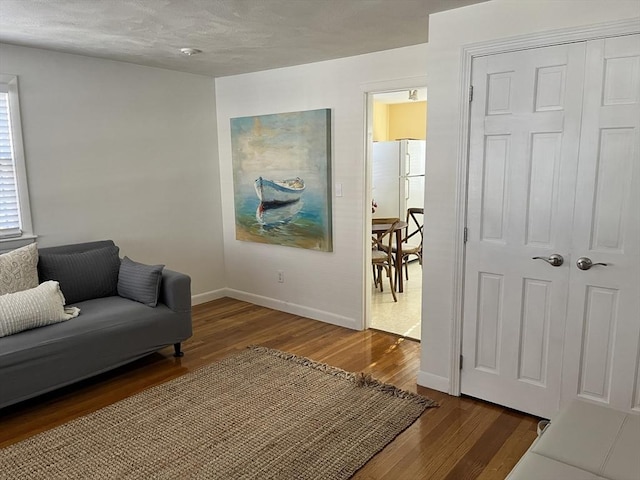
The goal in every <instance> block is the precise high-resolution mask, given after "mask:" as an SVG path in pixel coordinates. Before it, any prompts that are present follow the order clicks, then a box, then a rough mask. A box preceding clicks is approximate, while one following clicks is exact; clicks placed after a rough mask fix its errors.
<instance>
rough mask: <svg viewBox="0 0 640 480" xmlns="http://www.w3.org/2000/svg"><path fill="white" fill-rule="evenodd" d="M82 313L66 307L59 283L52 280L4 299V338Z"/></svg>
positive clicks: (0, 321) (0, 332)
mask: <svg viewBox="0 0 640 480" xmlns="http://www.w3.org/2000/svg"><path fill="white" fill-rule="evenodd" d="M79 313H80V309H79V308H76V307H68V308H65V307H64V295H62V292H61V291H60V285H59V284H58V282H55V281H53V280H50V281H48V282H44V283H42V284H40V285H38V286H37V287H36V288H31V289H29V290H24V291H22V292H16V293H8V294H6V295H0V337H6V336H7V335H12V334H14V333H18V332H21V331H23V330H28V329H30V328H36V327H43V326H45V325H50V324H52V323H58V322H63V321H65V320H69V319H71V318H74V317H77V316H78V314H79Z"/></svg>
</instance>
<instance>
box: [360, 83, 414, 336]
mask: <svg viewBox="0 0 640 480" xmlns="http://www.w3.org/2000/svg"><path fill="white" fill-rule="evenodd" d="M426 86H427V77H426V75H420V76H416V77H405V78H395V79H392V80H385V81H380V82H371V83H364V84H362V85H360V90H361V92H362V94H363V97H364V118H365V131H364V158H365V162H364V164H365V175H364V200H363V205H364V206H365V217H364V223H363V231H362V243H363V245H364V262H363V266H366V265H369V264H370V263H371V218H372V214H371V209H370V208H369V202H370V200H371V188H372V185H371V175H372V167H371V159H372V155H373V152H372V145H373V96H374V95H375V94H376V93H388V92H396V91H398V90H409V89H413V88H422V87H426ZM362 274H363V279H362V286H363V288H364V296H363V301H364V305H363V306H362V311H363V312H364V315H363V317H362V324H361V328H362V330H366V329H367V328H369V326H370V325H371V288H370V285H371V282H372V281H373V276H372V273H371V269H370V268H366V267H365V268H363V269H362Z"/></svg>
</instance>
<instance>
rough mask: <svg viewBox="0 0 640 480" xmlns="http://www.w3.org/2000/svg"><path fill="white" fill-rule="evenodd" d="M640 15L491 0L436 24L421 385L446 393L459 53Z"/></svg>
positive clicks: (568, 2)
mask: <svg viewBox="0 0 640 480" xmlns="http://www.w3.org/2000/svg"><path fill="white" fill-rule="evenodd" d="M638 15H640V6H639V4H638V2H637V0H609V1H599V0H592V1H589V0H535V1H534V0H525V1H523V0H492V1H490V2H487V3H481V4H477V5H473V6H469V7H465V8H460V9H457V10H449V11H446V12H442V13H438V14H435V15H431V16H430V23H429V44H428V45H429V48H428V50H427V65H428V67H429V68H428V71H429V75H428V89H429V105H428V116H429V123H428V127H427V128H428V131H427V138H428V139H429V141H428V144H427V170H426V204H425V218H426V219H427V221H426V222H425V239H424V242H425V244H424V282H423V285H424V294H423V313H422V357H421V367H420V373H419V376H418V383H419V384H421V385H424V386H429V387H432V388H436V389H439V390H444V391H448V390H449V388H450V385H449V368H450V356H451V350H450V344H451V325H452V322H453V318H452V316H453V304H454V298H453V276H454V271H453V268H454V240H455V227H456V225H455V207H456V184H457V182H456V174H457V171H456V169H457V158H458V135H459V127H460V124H459V120H460V118H459V115H460V98H461V92H460V87H459V85H460V67H461V55H460V54H461V48H462V46H464V45H468V44H471V43H476V42H483V41H488V40H496V39H501V38H506V37H514V36H519V35H523V34H528V33H536V32H542V31H548V30H557V29H561V28H570V27H578V26H584V25H592V24H597V23H602V22H607V21H614V20H624V19H628V18H631V17H637V16H638Z"/></svg>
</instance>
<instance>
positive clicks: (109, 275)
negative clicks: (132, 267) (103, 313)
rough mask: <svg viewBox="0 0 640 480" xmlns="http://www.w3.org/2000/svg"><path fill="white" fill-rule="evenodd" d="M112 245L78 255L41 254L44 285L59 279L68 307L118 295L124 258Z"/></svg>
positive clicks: (40, 261)
mask: <svg viewBox="0 0 640 480" xmlns="http://www.w3.org/2000/svg"><path fill="white" fill-rule="evenodd" d="M119 252H120V249H119V248H118V247H116V246H115V245H114V246H111V247H105V248H97V249H95V250H87V251H86V252H77V253H40V260H39V262H38V275H39V277H40V283H42V282H46V281H47V280H55V281H57V282H58V283H60V290H62V293H63V295H64V297H65V299H66V300H67V304H71V303H77V302H82V301H84V300H90V299H92V298H101V297H111V296H115V295H117V294H118V272H119V271H120V257H119V256H118V253H119Z"/></svg>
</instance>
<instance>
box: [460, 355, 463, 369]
mask: <svg viewBox="0 0 640 480" xmlns="http://www.w3.org/2000/svg"><path fill="white" fill-rule="evenodd" d="M463 358H464V357H463V356H462V355H460V370H462V359H463Z"/></svg>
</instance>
